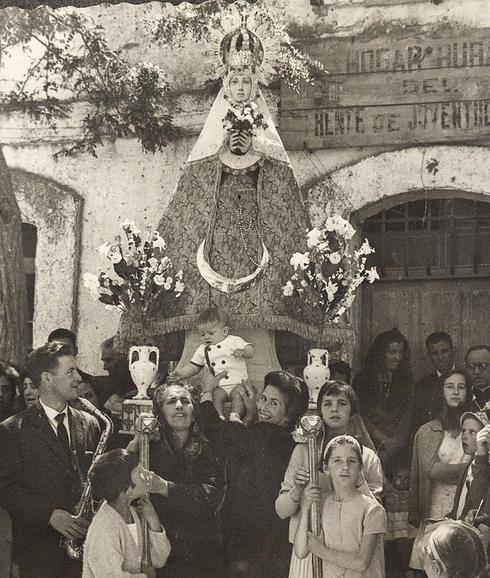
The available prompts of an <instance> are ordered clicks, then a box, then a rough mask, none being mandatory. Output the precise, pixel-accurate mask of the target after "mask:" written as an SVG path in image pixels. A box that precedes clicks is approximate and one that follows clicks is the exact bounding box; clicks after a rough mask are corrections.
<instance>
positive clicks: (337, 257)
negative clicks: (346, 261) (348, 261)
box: [328, 253, 342, 265]
mask: <svg viewBox="0 0 490 578" xmlns="http://www.w3.org/2000/svg"><path fill="white" fill-rule="evenodd" d="M341 259H342V256H341V254H340V253H330V255H329V256H328V260H329V261H330V263H332V264H333V265H338V264H339V263H340V261H341Z"/></svg>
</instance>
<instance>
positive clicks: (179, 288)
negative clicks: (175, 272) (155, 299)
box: [174, 280, 185, 297]
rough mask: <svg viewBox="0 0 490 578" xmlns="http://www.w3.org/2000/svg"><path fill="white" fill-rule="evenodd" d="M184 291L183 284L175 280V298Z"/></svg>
mask: <svg viewBox="0 0 490 578" xmlns="http://www.w3.org/2000/svg"><path fill="white" fill-rule="evenodd" d="M184 289H185V285H184V283H182V281H179V280H177V281H176V282H175V289H174V291H175V294H176V295H177V297H178V296H179V295H180V294H181V293H182V292H183V291H184Z"/></svg>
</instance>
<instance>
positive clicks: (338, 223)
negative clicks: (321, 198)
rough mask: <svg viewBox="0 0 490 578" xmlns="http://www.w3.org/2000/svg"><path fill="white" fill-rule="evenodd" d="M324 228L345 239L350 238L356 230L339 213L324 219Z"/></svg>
mask: <svg viewBox="0 0 490 578" xmlns="http://www.w3.org/2000/svg"><path fill="white" fill-rule="evenodd" d="M325 229H326V230H327V231H335V232H337V233H338V234H339V235H342V237H344V238H345V239H351V238H352V237H353V236H354V235H355V234H356V230H355V229H354V227H353V226H352V225H351V224H350V223H349V221H346V220H345V219H343V218H342V217H341V216H340V215H334V216H333V217H328V218H327V220H326V221H325Z"/></svg>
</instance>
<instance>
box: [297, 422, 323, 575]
mask: <svg viewBox="0 0 490 578" xmlns="http://www.w3.org/2000/svg"><path fill="white" fill-rule="evenodd" d="M301 427H302V428H303V430H304V431H305V433H306V435H307V436H308V467H309V470H310V483H311V484H313V485H316V486H318V484H319V482H320V471H319V464H318V435H319V434H320V432H321V431H322V428H323V424H322V419H321V418H320V417H319V416H317V415H305V416H303V417H302V418H301ZM310 529H311V531H312V532H313V533H314V534H315V536H320V534H321V523H320V503H319V502H314V503H313V504H312V506H311V510H310ZM311 559H312V560H311V561H312V568H313V578H322V577H323V565H322V560H321V558H318V556H315V555H314V554H312V555H311Z"/></svg>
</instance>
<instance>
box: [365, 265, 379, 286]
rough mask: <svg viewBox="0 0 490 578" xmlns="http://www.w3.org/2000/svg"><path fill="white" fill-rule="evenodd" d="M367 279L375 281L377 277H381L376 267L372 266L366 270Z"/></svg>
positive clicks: (370, 281)
mask: <svg viewBox="0 0 490 578" xmlns="http://www.w3.org/2000/svg"><path fill="white" fill-rule="evenodd" d="M366 276H367V280H368V281H369V283H374V282H375V281H376V279H379V275H378V272H377V271H376V267H371V269H368V270H367V271H366Z"/></svg>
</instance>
